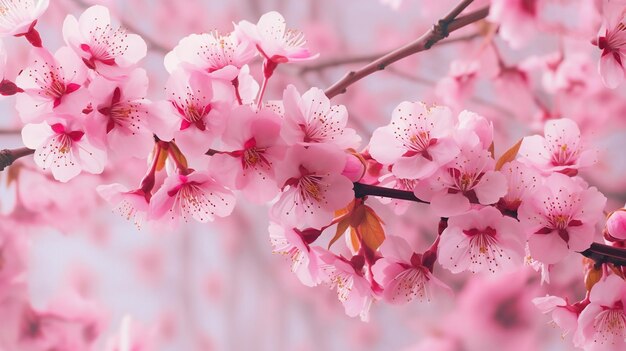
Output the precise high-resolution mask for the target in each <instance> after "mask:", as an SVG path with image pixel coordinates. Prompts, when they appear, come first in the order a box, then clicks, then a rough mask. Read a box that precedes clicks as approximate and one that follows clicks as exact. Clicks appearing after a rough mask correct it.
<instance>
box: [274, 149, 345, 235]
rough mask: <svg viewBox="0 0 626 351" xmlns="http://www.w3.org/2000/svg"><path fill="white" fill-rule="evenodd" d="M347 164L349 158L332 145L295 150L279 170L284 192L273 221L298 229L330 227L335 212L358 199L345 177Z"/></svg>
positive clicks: (289, 153) (280, 165)
mask: <svg viewBox="0 0 626 351" xmlns="http://www.w3.org/2000/svg"><path fill="white" fill-rule="evenodd" d="M320 160H324V161H323V162H320ZM345 163H346V154H345V153H344V152H343V151H341V150H338V149H336V148H335V147H334V146H331V145H326V144H317V145H310V146H307V147H305V146H302V145H296V146H293V147H291V148H290V149H289V151H288V153H287V156H286V157H285V160H284V161H283V162H281V163H280V164H278V165H277V166H276V181H277V183H278V185H279V186H282V187H283V191H282V194H281V196H280V198H279V199H278V201H277V202H276V203H275V204H274V206H272V209H271V214H272V216H273V219H274V220H276V221H278V222H279V223H280V224H282V225H284V226H292V227H298V228H308V227H310V228H315V229H320V228H322V227H323V226H325V225H328V224H329V223H330V222H331V221H332V219H333V216H334V213H335V211H337V210H340V209H342V208H344V207H346V206H347V205H348V203H350V201H352V200H353V199H354V192H353V190H352V182H351V181H350V180H349V179H348V178H346V177H345V176H343V175H341V172H342V171H343V168H344V165H345Z"/></svg>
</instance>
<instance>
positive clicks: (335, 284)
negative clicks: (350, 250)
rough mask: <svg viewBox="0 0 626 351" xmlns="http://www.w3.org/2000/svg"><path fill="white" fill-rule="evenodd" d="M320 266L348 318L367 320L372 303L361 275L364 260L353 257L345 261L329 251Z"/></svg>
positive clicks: (324, 254)
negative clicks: (335, 291)
mask: <svg viewBox="0 0 626 351" xmlns="http://www.w3.org/2000/svg"><path fill="white" fill-rule="evenodd" d="M320 257H321V259H322V261H323V262H324V263H325V264H324V265H323V266H322V269H323V270H324V273H325V274H326V276H327V278H326V279H327V282H328V283H329V284H330V288H331V289H336V290H337V297H338V298H339V301H341V303H342V304H343V307H344V309H345V312H346V314H347V315H348V316H350V317H356V316H359V317H360V318H361V320H362V321H364V322H365V321H368V320H369V310H370V306H371V305H372V301H373V291H372V288H371V286H370V282H369V281H368V280H367V279H366V278H365V276H364V274H363V268H364V267H365V259H364V258H363V256H353V257H352V259H351V260H347V259H345V258H343V257H341V256H337V255H335V254H333V253H331V252H329V251H325V252H324V253H323V254H322V255H321V256H320Z"/></svg>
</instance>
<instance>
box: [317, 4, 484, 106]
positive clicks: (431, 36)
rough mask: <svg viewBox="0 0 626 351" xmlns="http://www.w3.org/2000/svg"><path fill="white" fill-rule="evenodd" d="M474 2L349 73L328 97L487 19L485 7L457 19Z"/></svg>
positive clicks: (331, 90)
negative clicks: (457, 31) (472, 24)
mask: <svg viewBox="0 0 626 351" xmlns="http://www.w3.org/2000/svg"><path fill="white" fill-rule="evenodd" d="M472 2H473V0H464V1H462V2H461V3H460V4H459V5H457V6H456V7H455V8H454V9H453V10H452V11H450V13H448V15H446V16H445V17H444V18H442V19H440V20H439V21H438V22H437V24H435V25H434V26H433V28H432V29H430V30H429V31H427V32H426V33H424V34H423V35H422V36H421V37H419V38H418V39H417V40H415V41H413V42H411V43H408V44H406V45H405V46H403V47H400V48H398V49H396V50H394V51H392V52H390V53H388V54H386V55H384V56H382V57H380V58H378V59H376V60H374V61H372V62H370V63H369V64H367V65H365V66H363V67H362V68H361V69H359V70H357V71H350V72H348V73H347V74H346V75H345V76H344V77H343V78H341V79H340V80H339V81H337V82H336V83H335V84H333V85H332V86H330V87H329V88H328V89H326V91H325V93H326V96H328V98H332V97H335V96H337V95H339V94H343V93H345V92H346V90H347V88H348V86H350V85H352V84H354V83H356V82H357V81H359V80H361V79H363V78H365V77H367V76H368V75H370V74H372V73H374V72H377V71H380V70H383V69H385V67H387V66H389V65H391V64H392V63H394V62H396V61H399V60H401V59H403V58H405V57H407V56H410V55H413V54H415V53H418V52H421V51H425V50H428V49H430V48H431V47H432V46H433V45H435V44H436V43H438V42H439V41H441V40H442V39H444V38H446V37H447V36H448V34H450V33H452V32H453V31H455V30H458V29H460V28H463V27H465V26H467V25H469V24H471V23H474V22H477V21H479V20H481V19H483V18H485V17H487V15H488V14H489V7H484V8H482V9H480V10H476V11H474V12H471V13H468V14H467V15H464V16H461V17H458V18H457V16H458V15H459V14H460V13H461V12H462V11H463V10H464V9H465V8H466V7H467V6H469V5H470V4H471V3H472Z"/></svg>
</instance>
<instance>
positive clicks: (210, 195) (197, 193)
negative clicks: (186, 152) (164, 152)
mask: <svg viewBox="0 0 626 351" xmlns="http://www.w3.org/2000/svg"><path fill="white" fill-rule="evenodd" d="M234 206H235V196H234V195H233V193H232V192H231V191H230V190H228V189H227V188H225V187H223V186H222V185H221V184H219V183H217V182H216V181H215V180H214V179H213V178H211V177H210V176H209V175H208V174H206V173H202V172H198V171H192V172H191V173H189V174H186V175H185V174H176V173H174V174H172V175H170V176H168V177H167V178H166V179H165V181H164V183H163V185H161V188H159V190H158V191H157V192H156V193H155V194H154V196H152V199H151V200H150V207H149V210H148V219H152V220H163V221H165V222H166V223H172V222H173V221H176V220H177V219H178V218H181V219H183V220H184V221H188V220H189V219H190V218H193V219H195V220H196V221H198V222H200V223H206V222H209V221H213V220H214V219H215V217H226V216H228V215H229V214H230V213H231V212H232V211H233V208H234Z"/></svg>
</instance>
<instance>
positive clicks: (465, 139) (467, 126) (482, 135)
mask: <svg viewBox="0 0 626 351" xmlns="http://www.w3.org/2000/svg"><path fill="white" fill-rule="evenodd" d="M456 138H457V142H458V141H459V140H461V144H467V143H469V144H472V145H475V144H480V145H481V146H482V148H483V149H485V150H487V149H489V148H490V147H491V145H492V144H493V123H492V122H491V121H489V120H487V119H486V118H485V117H483V116H481V115H479V114H477V113H475V112H472V111H467V110H464V111H461V113H459V120H458V122H457V124H456Z"/></svg>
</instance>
